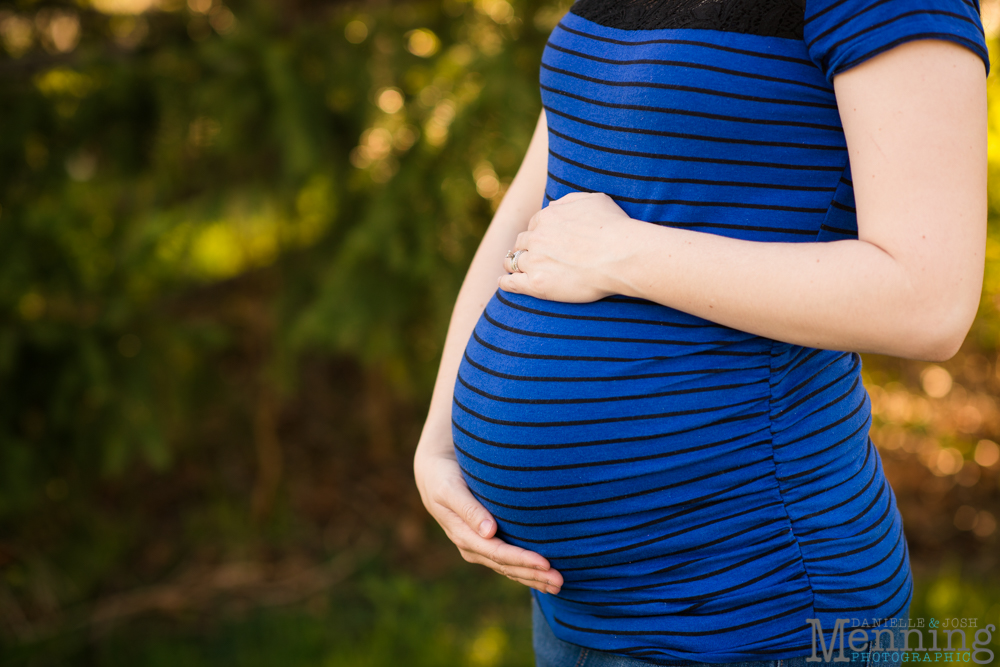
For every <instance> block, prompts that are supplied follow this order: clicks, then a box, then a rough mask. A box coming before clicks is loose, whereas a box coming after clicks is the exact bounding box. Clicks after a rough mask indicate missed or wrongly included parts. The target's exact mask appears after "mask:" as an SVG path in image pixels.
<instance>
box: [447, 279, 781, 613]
mask: <svg viewBox="0 0 1000 667" xmlns="http://www.w3.org/2000/svg"><path fill="white" fill-rule="evenodd" d="M770 349H771V341H770V340H768V339H763V338H760V337H758V336H753V335H751V334H747V333H744V332H740V331H735V330H733V329H729V328H726V327H722V326H718V325H715V324H712V323H710V322H707V321H705V320H702V319H700V318H696V317H693V316H689V315H686V314H684V313H681V312H679V311H676V310H673V309H670V308H666V307H664V306H660V305H658V304H654V303H650V302H648V301H641V300H637V299H630V298H626V297H610V298H608V299H604V300H601V301H598V302H594V303H589V304H565V303H559V302H551V301H543V300H539V299H535V298H533V297H526V296H523V295H517V294H512V293H508V292H503V291H497V293H496V294H495V295H494V296H493V298H492V299H491V300H490V302H489V303H488V304H487V306H486V309H485V311H484V313H483V315H482V317H481V318H480V320H479V322H478V323H477V325H476V328H475V331H474V333H473V335H472V337H471V338H470V340H469V343H468V347H467V349H466V351H465V356H464V359H463V361H462V363H461V367H460V369H459V375H458V379H457V382H456V385H455V402H454V406H453V411H452V415H453V434H454V438H455V447H456V451H457V454H458V458H459V463H460V465H461V467H462V469H463V472H464V474H465V476H466V480H467V481H468V483H469V487H470V488H471V489H472V491H473V493H474V494H476V496H477V497H478V498H479V499H480V501H481V502H483V504H484V505H485V506H486V507H487V508H488V509H489V510H490V511H491V512H492V513H493V514H494V516H495V517H496V519H497V522H498V526H499V533H498V536H499V537H501V538H502V539H504V540H506V541H509V542H511V543H514V544H517V545H519V546H523V547H525V548H528V549H531V550H533V551H537V552H539V553H541V554H543V555H545V556H546V557H548V558H549V559H550V560H551V561H552V563H553V566H554V567H556V568H557V569H559V570H560V571H561V572H562V573H563V575H564V577H565V578H566V586H565V587H564V593H563V595H564V596H565V595H573V594H574V593H575V594H576V595H582V596H583V597H584V598H587V597H588V596H589V595H597V598H595V599H602V600H605V601H606V600H607V599H608V594H609V591H613V590H614V591H617V590H618V587H620V582H618V583H616V582H615V581H614V580H615V579H616V576H617V575H616V571H619V572H620V573H621V575H622V576H625V572H626V571H627V576H628V577H629V581H630V583H631V584H633V585H636V584H637V585H639V586H641V585H642V582H643V581H644V577H645V578H648V581H650V582H654V581H655V582H656V586H657V587H659V588H660V589H661V590H660V592H659V593H658V594H661V593H662V586H663V585H664V576H663V572H664V571H665V570H671V569H672V570H674V571H676V573H675V574H674V575H671V577H667V583H668V584H669V582H670V581H672V580H673V579H677V580H678V581H680V580H682V579H683V578H684V577H685V575H687V574H690V573H691V570H690V567H689V566H690V565H691V563H692V558H693V557H694V556H697V560H699V561H700V562H701V563H702V566H700V569H702V570H703V569H704V564H705V563H711V565H710V567H713V568H722V569H725V568H726V567H728V566H734V565H736V564H738V563H739V562H741V561H742V560H745V559H747V558H751V559H752V558H754V557H756V556H760V555H761V554H762V553H763V550H765V549H767V550H770V554H771V555H772V556H773V555H776V553H775V551H774V548H775V545H778V551H779V552H780V551H781V550H782V545H787V544H790V543H791V542H790V538H789V537H788V533H789V531H788V525H787V515H786V514H785V512H784V508H783V506H782V503H781V498H780V494H779V493H778V492H777V489H776V484H775V482H774V462H773V459H772V450H771V441H770V432H769V414H768V410H769V386H768V379H769V377H770V370H769V369H770V366H769V365H770ZM685 568H688V570H686V571H685ZM598 572H599V573H600V576H596V575H597V573H598ZM786 574H787V573H786ZM634 597H635V595H633V594H628V595H626V594H624V593H621V592H620V591H619V592H617V593H615V594H614V595H613V596H612V599H621V600H622V601H623V602H624V601H625V600H626V599H627V600H631V601H634Z"/></svg>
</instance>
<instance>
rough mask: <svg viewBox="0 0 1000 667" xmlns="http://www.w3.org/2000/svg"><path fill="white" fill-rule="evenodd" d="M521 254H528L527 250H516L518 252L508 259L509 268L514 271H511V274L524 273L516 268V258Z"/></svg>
mask: <svg viewBox="0 0 1000 667" xmlns="http://www.w3.org/2000/svg"><path fill="white" fill-rule="evenodd" d="M522 252H528V251H527V250H518V251H517V252H515V253H514V255H513V256H512V257H511V258H510V268H512V269H514V270H513V271H512V273H524V272H523V271H521V269H519V268H517V258H518V256H520V254H521V253H522Z"/></svg>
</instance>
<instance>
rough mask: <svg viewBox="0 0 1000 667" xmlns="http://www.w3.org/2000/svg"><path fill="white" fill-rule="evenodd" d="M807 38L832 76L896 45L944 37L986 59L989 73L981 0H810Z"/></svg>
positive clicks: (814, 55) (814, 54)
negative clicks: (981, 17)
mask: <svg viewBox="0 0 1000 667" xmlns="http://www.w3.org/2000/svg"><path fill="white" fill-rule="evenodd" d="M803 39H804V40H805V43H806V47H807V48H808V49H809V57H810V58H811V59H812V60H813V62H815V63H816V64H817V65H818V66H819V67H820V69H822V70H823V74H824V75H825V76H826V79H827V81H830V82H832V81H833V77H834V75H835V74H838V73H840V72H842V71H844V70H846V69H849V68H851V67H854V66H855V65H858V64H860V63H862V62H864V61H865V60H868V59H869V58H871V57H873V56H876V55H878V54H879V53H882V52H883V51H888V50H889V49H891V48H892V47H894V46H898V45H899V44H902V43H904V42H909V41H912V40H916V39H945V40H948V41H951V42H955V43H957V44H960V45H962V46H964V47H966V48H968V49H970V50H971V51H973V52H974V53H975V54H976V55H978V56H979V57H980V58H982V59H983V63H984V64H985V65H986V72H987V73H989V68H990V56H989V51H988V50H987V48H986V39H985V36H984V34H983V25H982V21H981V20H980V18H979V5H978V0H874V1H872V0H806V11H805V26H804V31H803Z"/></svg>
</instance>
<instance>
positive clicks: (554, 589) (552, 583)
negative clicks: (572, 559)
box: [462, 551, 563, 594]
mask: <svg viewBox="0 0 1000 667" xmlns="http://www.w3.org/2000/svg"><path fill="white" fill-rule="evenodd" d="M462 558H464V559H465V560H466V561H468V562H470V563H478V564H479V565H485V566H486V567H488V568H490V569H491V570H493V571H494V572H496V573H498V574H502V575H503V576H505V577H507V578H508V579H510V580H512V581H516V582H517V583H519V584H524V585H525V586H530V587H531V588H534V589H535V590H537V591H541V592H542V593H552V594H556V593H558V592H559V591H560V590H561V589H562V583H563V581H562V577H561V576H558V575H559V573H558V572H556V571H555V570H549V571H548V572H547V573H542V572H539V571H538V570H535V569H532V568H526V567H517V566H514V565H502V564H499V563H497V562H496V561H492V560H490V559H488V558H485V557H483V556H482V555H480V554H477V553H475V552H471V551H463V552H462Z"/></svg>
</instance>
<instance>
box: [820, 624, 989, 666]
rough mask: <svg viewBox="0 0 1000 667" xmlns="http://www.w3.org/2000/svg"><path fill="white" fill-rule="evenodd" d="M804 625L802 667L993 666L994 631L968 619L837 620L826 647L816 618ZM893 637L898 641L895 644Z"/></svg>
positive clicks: (826, 630)
mask: <svg viewBox="0 0 1000 667" xmlns="http://www.w3.org/2000/svg"><path fill="white" fill-rule="evenodd" d="M806 620H807V621H808V622H809V625H811V626H812V655H811V656H810V657H808V658H806V662H821V661H822V662H851V661H852V660H854V661H858V659H859V658H860V661H861V662H868V663H871V664H872V665H877V664H879V663H892V664H896V663H900V662H903V663H911V662H945V663H950V662H957V663H975V664H977V665H988V664H991V663H992V662H993V657H994V656H993V651H992V650H991V649H990V648H988V647H989V645H990V643H991V642H992V641H993V631H994V630H996V626H994V625H993V624H992V623H991V624H988V625H986V626H985V627H979V623H978V621H977V620H976V619H974V618H950V619H944V620H940V621H939V620H937V619H934V618H932V619H929V620H928V619H923V618H912V619H909V621H907V620H902V621H900V620H899V619H895V618H893V619H889V620H888V621H886V620H885V619H872V620H869V619H857V618H838V619H837V620H836V623H835V624H834V626H833V633H832V635H831V636H830V643H829V644H827V642H826V633H828V632H829V629H828V628H823V626H822V624H821V623H820V620H819V619H817V618H808V619H806ZM845 633H846V634H847V637H846V640H845V637H844V635H845ZM897 633H899V635H900V636H901V637H902V641H899V639H898V637H897ZM939 633H940V634H939ZM970 636H971V639H972V641H971V642H969V639H970ZM925 638H926V642H925ZM899 644H902V645H899ZM835 653H839V655H835Z"/></svg>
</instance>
